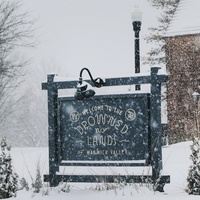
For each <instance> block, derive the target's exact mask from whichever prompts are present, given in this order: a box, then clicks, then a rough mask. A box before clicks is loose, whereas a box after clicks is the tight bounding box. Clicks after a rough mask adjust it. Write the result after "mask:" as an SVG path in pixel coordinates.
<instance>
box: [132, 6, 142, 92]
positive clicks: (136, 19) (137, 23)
mask: <svg viewBox="0 0 200 200" xmlns="http://www.w3.org/2000/svg"><path fill="white" fill-rule="evenodd" d="M132 24H133V30H134V32H135V73H136V74H137V73H140V37H139V33H140V30H141V24H142V11H141V10H140V9H139V8H138V7H135V9H134V11H133V13H132ZM140 89H141V88H140V85H135V90H140Z"/></svg>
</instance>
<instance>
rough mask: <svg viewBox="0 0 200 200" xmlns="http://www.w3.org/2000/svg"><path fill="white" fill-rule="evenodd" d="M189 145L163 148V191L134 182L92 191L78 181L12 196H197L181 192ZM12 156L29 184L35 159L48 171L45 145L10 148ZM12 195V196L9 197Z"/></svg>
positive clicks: (172, 199)
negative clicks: (67, 187) (167, 178)
mask: <svg viewBox="0 0 200 200" xmlns="http://www.w3.org/2000/svg"><path fill="white" fill-rule="evenodd" d="M190 145H191V142H183V143H179V144H175V145H170V146H168V147H164V148H163V168H164V171H163V173H165V174H170V176H171V183H170V184H166V185H165V192H164V193H159V192H156V193H155V192H153V191H152V190H151V189H150V188H149V186H147V185H142V186H140V187H139V186H138V185H136V184H132V185H128V186H122V187H120V188H118V189H113V190H109V191H100V192H99V191H96V190H95V189H94V187H95V186H96V185H97V184H95V185H93V186H92V187H91V185H78V184H70V192H69V193H64V192H60V191H59V188H52V189H50V191H49V195H48V196H43V195H42V194H41V193H39V194H33V191H32V190H30V191H29V192H26V191H25V190H23V191H19V192H18V193H17V197H16V198H13V199H15V200H27V199H32V198H33V199H35V200H40V199H42V200H43V199H48V200H53V199H54V200H55V199H57V200H64V199H65V200H66V199H70V200H80V199H81V200H86V199H87V200H90V199H91V200H93V199H95V200H102V199H110V200H111V199H116V200H118V199H122V200H128V199H132V200H140V199H141V200H144V199H147V198H148V200H151V199H152V200H153V199H154V200H157V199H158V200H162V199H163V200H164V199H167V200H168V199H170V200H179V199H180V200H186V199H187V200H188V199H192V200H196V199H199V198H200V197H199V196H193V195H188V194H187V193H185V192H184V189H185V188H186V185H187V182H186V177H187V173H188V168H189V166H190V160H189V156H190ZM11 152H12V158H13V163H14V167H15V170H16V172H17V173H18V175H19V177H20V178H22V177H25V178H26V179H27V181H28V182H29V186H31V184H30V183H31V177H32V178H35V174H36V167H37V164H38V162H39V164H40V169H41V172H42V173H47V172H48V149H47V148H13V149H12V151H11ZM11 199H12V198H11Z"/></svg>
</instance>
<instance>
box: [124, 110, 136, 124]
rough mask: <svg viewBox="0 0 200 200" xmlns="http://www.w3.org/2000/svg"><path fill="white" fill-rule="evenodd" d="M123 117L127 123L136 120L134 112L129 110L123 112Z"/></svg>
mask: <svg viewBox="0 0 200 200" xmlns="http://www.w3.org/2000/svg"><path fill="white" fill-rule="evenodd" d="M125 117H126V119H127V120H128V121H133V120H134V119H135V118H136V113H135V110H133V109H131V108H129V109H128V110H127V111H126V112H125Z"/></svg>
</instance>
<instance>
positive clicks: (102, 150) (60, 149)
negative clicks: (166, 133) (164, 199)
mask: <svg viewBox="0 0 200 200" xmlns="http://www.w3.org/2000/svg"><path fill="white" fill-rule="evenodd" d="M158 70H159V68H158V67H155V68H152V69H151V74H150V76H138V77H122V78H110V79H106V81H105V84H104V85H105V86H107V87H112V86H121V85H133V84H134V85H137V84H140V85H142V84H150V85H151V91H150V93H140V94H139V93H137V94H134V93H133V94H130V93H129V94H117V95H100V96H94V97H92V98H90V99H85V100H76V99H74V97H58V90H60V89H70V88H75V87H76V85H77V81H64V82H54V75H48V77H47V82H46V83H42V89H43V90H47V91H48V122H49V174H48V175H45V176H44V180H45V181H49V182H50V185H51V186H56V185H58V184H59V182H60V181H71V182H101V181H102V180H103V179H105V177H106V180H107V181H108V182H114V179H115V178H116V177H114V176H113V175H106V174H104V175H97V176H96V175H95V176H93V175H80V174H79V175H76V174H71V175H69V174H68V175H65V174H62V175H61V174H59V168H60V167H61V166H93V167H97V166H104V167H106V166H116V167H118V166H124V167H126V166H129V167H133V168H134V167H136V166H150V167H152V174H146V175H126V176H124V175H119V177H118V178H120V180H122V179H123V180H125V181H127V182H145V181H149V180H151V182H152V183H153V184H154V186H155V190H158V191H163V187H164V185H165V183H169V182H170V177H169V176H163V175H161V174H160V171H161V169H162V142H161V135H162V133H161V83H162V82H166V81H167V76H165V75H158Z"/></svg>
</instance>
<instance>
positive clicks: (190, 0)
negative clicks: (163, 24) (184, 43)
mask: <svg viewBox="0 0 200 200" xmlns="http://www.w3.org/2000/svg"><path fill="white" fill-rule="evenodd" d="M199 9H200V0H180V3H179V5H178V7H177V10H176V12H175V14H174V16H173V18H172V21H171V23H170V25H169V27H168V30H167V31H166V33H165V37H171V36H178V35H191V34H199V33H200V11H199Z"/></svg>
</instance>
